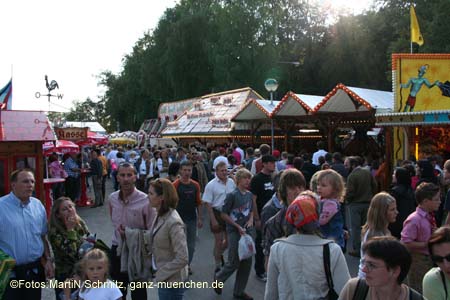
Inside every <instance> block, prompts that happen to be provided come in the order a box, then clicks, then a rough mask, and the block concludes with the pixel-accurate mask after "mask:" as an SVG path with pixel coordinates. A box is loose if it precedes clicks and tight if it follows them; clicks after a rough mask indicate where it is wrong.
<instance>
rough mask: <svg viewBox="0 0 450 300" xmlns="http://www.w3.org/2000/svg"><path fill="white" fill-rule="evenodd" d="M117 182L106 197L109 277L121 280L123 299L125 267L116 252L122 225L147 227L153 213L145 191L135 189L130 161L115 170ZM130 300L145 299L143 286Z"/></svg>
mask: <svg viewBox="0 0 450 300" xmlns="http://www.w3.org/2000/svg"><path fill="white" fill-rule="evenodd" d="M117 181H118V183H119V186H120V189H119V190H118V191H115V192H113V193H112V194H111V195H110V196H109V213H110V217H111V222H112V224H113V228H114V231H113V236H112V246H111V257H110V261H111V277H112V278H113V279H114V280H117V281H119V282H122V283H123V288H122V289H121V291H122V295H123V298H124V299H126V296H127V285H128V283H129V276H128V273H126V272H121V269H122V270H127V269H128V268H127V266H121V257H120V256H118V255H117V253H118V251H117V250H118V249H117V248H118V247H119V245H122V243H123V242H124V238H125V228H126V227H128V228H131V229H150V227H151V225H152V223H153V219H154V218H155V216H156V212H155V210H154V209H153V208H151V207H150V203H149V201H148V198H147V194H145V193H143V192H141V191H139V190H138V189H137V188H136V169H135V168H134V166H133V165H132V164H130V163H127V162H125V163H121V164H120V165H119V166H118V169H117ZM131 299H133V300H146V299H147V290H146V289H145V288H140V289H138V288H137V289H135V290H132V291H131Z"/></svg>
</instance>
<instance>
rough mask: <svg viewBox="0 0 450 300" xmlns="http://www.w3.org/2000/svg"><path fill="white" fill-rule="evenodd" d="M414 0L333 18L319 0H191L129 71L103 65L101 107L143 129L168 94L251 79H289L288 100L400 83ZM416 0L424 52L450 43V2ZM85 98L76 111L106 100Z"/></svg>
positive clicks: (190, 93) (259, 87)
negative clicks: (396, 62) (395, 62)
mask: <svg viewBox="0 0 450 300" xmlns="http://www.w3.org/2000/svg"><path fill="white" fill-rule="evenodd" d="M410 2H411V1H404V0H378V1H375V5H374V7H372V8H371V9H370V10H368V11H367V12H365V13H364V14H361V15H356V16H341V17H340V18H339V19H338V20H337V21H336V22H335V23H334V24H329V23H328V22H329V20H330V18H329V12H328V11H325V10H324V8H322V7H321V6H319V5H318V4H317V3H318V1H309V0H234V1H231V0H203V1H195V0H181V1H180V2H179V3H178V4H177V5H176V6H175V7H173V8H170V9H167V10H166V11H165V13H164V15H163V16H162V17H161V19H160V21H159V23H158V26H157V27H156V28H155V29H154V30H153V31H149V32H147V33H146V34H144V36H143V37H142V38H141V39H139V40H138V41H137V42H136V44H135V46H134V48H133V51H132V52H131V53H130V54H128V55H126V56H125V57H124V59H123V70H122V71H121V72H120V73H119V74H112V73H111V72H109V71H107V72H103V73H102V74H100V82H99V83H100V84H102V85H104V86H105V87H106V93H105V95H104V98H103V99H102V101H101V103H102V105H103V106H102V109H104V110H103V111H102V112H101V113H99V114H98V116H99V117H102V118H103V120H105V123H107V124H106V127H108V128H110V129H111V127H114V129H116V124H119V129H120V130H137V129H138V128H139V126H140V124H141V123H142V121H143V120H145V119H148V118H155V117H156V116H157V110H158V106H159V104H160V103H162V102H170V101H175V100H182V99H188V98H192V97H196V96H201V95H204V94H207V93H210V92H219V91H224V90H230V89H235V88H241V87H245V86H250V87H252V88H254V89H255V90H256V91H258V92H260V93H261V94H262V95H265V96H267V97H268V95H267V93H266V92H265V89H264V81H265V79H267V78H268V77H274V78H276V79H277V80H278V81H279V82H280V87H279V90H278V91H277V95H275V97H276V98H278V99H279V98H280V97H281V96H282V95H284V94H285V93H286V92H287V91H289V90H292V91H295V92H297V93H305V94H316V95H325V93H327V92H328V91H329V90H330V89H331V88H332V87H334V86H335V85H336V84H337V83H339V82H342V83H344V84H347V85H350V86H358V87H367V88H373V89H382V90H390V88H391V83H390V81H391V68H390V64H391V53H394V52H409V51H410V43H409V38H410V36H409V34H410V28H409V5H410ZM414 4H415V5H416V13H417V15H418V18H419V24H420V26H421V30H422V34H423V36H424V39H425V45H424V46H423V47H421V48H420V49H418V48H417V47H415V48H414V49H415V51H420V52H449V51H450V44H449V43H448V41H449V40H450V32H449V31H448V30H446V29H447V28H449V27H450V18H448V11H450V1H448V0H440V1H437V0H436V1H430V0H416V1H414ZM289 62H290V63H289ZM293 63H295V64H293ZM85 105H87V107H85V106H84V105H81V104H79V106H80V110H77V109H75V111H74V112H73V114H72V116H73V115H77V114H78V115H79V116H80V117H83V118H92V117H94V115H95V110H96V109H100V108H95V109H94V110H93V111H92V110H89V109H88V108H92V107H94V106H93V103H92V101H91V102H90V103H87V104H85ZM71 113H72V112H71ZM78 115H77V116H78ZM106 116H108V117H109V119H107V118H106ZM102 125H105V124H103V123H102Z"/></svg>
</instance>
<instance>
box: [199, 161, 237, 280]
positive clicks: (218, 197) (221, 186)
mask: <svg viewBox="0 0 450 300" xmlns="http://www.w3.org/2000/svg"><path fill="white" fill-rule="evenodd" d="M235 188H236V184H235V183H234V181H233V180H232V179H231V178H229V177H228V168H227V164H226V163H225V162H219V163H218V164H217V166H216V177H215V178H214V179H212V180H211V181H210V182H208V184H207V185H206V187H205V192H204V193H203V197H202V200H203V202H204V203H205V204H206V207H207V209H208V213H209V218H210V228H211V232H212V233H213V234H214V258H215V263H216V272H217V271H218V270H220V267H221V264H223V252H224V251H225V249H226V248H227V237H226V233H225V221H224V220H223V219H222V217H221V216H220V214H221V210H222V206H223V203H224V201H225V198H226V196H227V194H228V193H231V192H232V191H234V189H235Z"/></svg>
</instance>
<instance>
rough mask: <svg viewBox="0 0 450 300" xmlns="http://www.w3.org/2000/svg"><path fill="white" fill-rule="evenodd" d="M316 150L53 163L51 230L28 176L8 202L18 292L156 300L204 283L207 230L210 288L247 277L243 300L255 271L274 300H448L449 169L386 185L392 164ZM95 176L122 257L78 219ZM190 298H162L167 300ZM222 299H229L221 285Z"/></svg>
mask: <svg viewBox="0 0 450 300" xmlns="http://www.w3.org/2000/svg"><path fill="white" fill-rule="evenodd" d="M317 148H318V149H317V151H316V152H315V153H311V154H309V153H295V154H291V153H287V152H281V153H280V151H278V150H276V149H275V150H273V151H272V149H271V148H270V146H268V145H266V144H262V145H260V147H259V148H257V149H254V148H252V147H247V148H245V151H244V150H243V149H241V147H240V145H239V144H237V143H233V144H231V145H230V146H229V147H228V148H226V147H221V146H219V147H215V146H213V145H206V146H203V145H200V144H197V143H196V144H192V145H189V146H188V147H186V148H183V147H178V148H170V147H167V148H156V147H151V148H148V149H133V148H132V147H126V148H125V149H123V148H121V147H119V148H113V147H107V148H104V149H102V148H101V149H91V150H90V151H89V153H84V154H81V162H83V161H84V162H87V163H88V165H86V166H83V165H80V159H77V157H76V155H75V154H71V155H67V157H65V158H64V160H63V163H61V162H59V161H58V159H57V157H52V158H51V159H50V161H51V163H50V165H49V171H50V172H49V174H50V175H51V176H53V177H64V178H66V181H65V185H64V186H61V185H58V186H55V188H54V190H53V192H54V195H55V197H56V198H55V199H56V200H55V201H54V203H53V207H52V210H51V215H50V216H49V221H48V224H47V216H46V213H45V209H44V207H43V206H42V203H41V201H40V200H38V199H36V198H34V197H33V196H32V195H33V189H34V184H35V181H34V180H35V179H34V175H33V172H32V171H31V170H27V169H20V170H16V171H14V172H13V173H12V174H11V176H10V177H11V178H10V182H11V193H10V194H8V195H6V196H3V197H2V198H0V250H1V251H3V252H5V253H6V254H8V255H10V256H11V257H12V258H14V259H15V260H16V266H15V267H14V269H13V271H12V272H11V275H10V281H12V280H24V281H26V282H29V281H36V282H43V281H45V278H53V277H54V278H55V279H57V280H58V281H59V282H79V283H80V284H79V288H72V289H70V288H65V289H64V288H62V287H58V288H56V289H55V295H56V298H57V299H58V300H59V299H73V298H74V297H79V299H121V298H122V299H125V298H126V295H127V292H128V291H129V290H130V291H131V298H132V299H133V300H139V299H147V290H146V288H145V285H139V284H138V283H144V282H148V281H149V280H154V281H155V282H162V283H174V282H184V281H186V280H188V278H189V276H190V275H192V274H193V272H195V271H196V269H195V265H193V263H192V262H193V257H194V254H195V247H196V245H195V243H196V239H197V229H198V228H201V227H203V226H204V225H208V226H209V229H210V231H211V233H212V234H213V236H214V243H213V244H212V245H211V250H212V251H211V253H212V257H211V273H212V274H214V275H213V276H212V277H211V278H204V280H205V281H206V280H208V279H209V280H211V281H215V282H222V283H225V282H226V281H227V280H228V278H229V277H230V276H231V275H232V274H233V273H235V272H236V279H235V283H234V289H233V295H232V296H233V297H234V298H235V299H253V297H252V296H251V295H249V294H248V293H247V292H246V285H247V282H248V279H249V277H250V274H251V269H252V265H253V267H254V271H255V275H256V277H257V279H259V280H261V281H263V282H265V283H266V289H265V295H264V298H265V299H338V298H339V299H343V300H345V299H386V300H388V299H423V298H422V297H424V298H425V299H433V300H434V299H448V294H449V293H450V290H448V289H450V227H449V226H448V224H449V223H450V218H449V217H448V214H447V212H448V211H449V210H450V199H447V198H449V197H448V194H447V195H446V191H447V190H446V188H447V185H448V184H449V183H450V160H448V161H446V162H445V163H444V164H442V161H441V159H440V158H439V157H438V156H432V157H428V158H426V159H421V160H419V161H417V162H416V161H414V160H406V161H403V162H400V163H399V164H398V166H396V167H395V170H394V172H393V175H392V186H390V187H386V186H385V182H386V180H385V179H386V178H385V170H386V163H387V162H383V161H380V160H375V159H373V160H372V161H368V159H363V158H361V157H359V156H347V157H343V156H342V155H341V154H340V153H338V152H335V153H328V152H327V151H326V150H325V149H324V144H323V143H321V142H319V143H318V144H317ZM83 155H84V156H85V157H83ZM87 166H89V167H90V169H91V177H90V178H91V179H90V181H91V184H92V188H93V190H94V195H95V202H94V204H93V207H97V206H102V205H104V204H105V205H107V206H108V208H109V213H110V218H111V223H112V225H113V228H112V229H111V231H112V239H111V243H110V245H111V247H110V249H105V248H103V249H101V247H98V245H97V242H96V241H95V237H94V238H93V239H92V233H90V232H89V228H88V225H89V224H86V222H84V221H83V220H82V218H81V217H80V216H79V215H78V214H77V212H76V202H77V201H78V199H79V197H80V196H79V186H80V182H79V180H80V176H79V175H80V170H81V169H82V168H84V167H87ZM108 178H111V180H112V182H113V186H114V190H115V191H114V192H112V193H111V194H110V195H106V194H105V182H106V180H108ZM105 199H107V200H106V201H105ZM203 208H204V209H203ZM203 211H205V212H206V215H207V216H208V218H205V214H204V213H203ZM206 220H209V224H204V222H205V221H206ZM244 236H250V237H251V239H252V240H253V243H254V246H255V255H254V257H255V259H254V262H253V257H252V256H250V257H246V258H243V259H240V253H239V252H240V251H241V250H240V246H239V244H240V240H241V239H242V238H243V237H244ZM224 253H226V254H227V255H226V259H225V258H224ZM345 253H347V254H349V255H351V256H355V257H358V258H360V264H359V271H358V275H357V278H353V279H351V278H350V273H349V270H348V266H347V262H346V260H345V257H344V254H345ZM115 281H117V282H122V283H123V285H117V284H116V283H115ZM89 282H97V283H99V284H97V285H90V284H88V283H89ZM129 284H134V286H140V288H133V289H127V286H128V285H129ZM185 292H186V290H185V289H184V288H182V287H178V286H171V285H170V284H167V285H164V286H162V285H161V286H158V295H159V299H183V297H184V293H185ZM214 292H215V293H217V294H219V295H221V294H222V286H216V287H215V288H214ZM40 296H41V291H40V288H32V289H29V288H25V287H24V288H12V287H11V286H10V285H8V286H7V287H6V291H5V294H4V299H7V300H9V299H31V300H32V299H40ZM230 296H231V295H230ZM101 297H104V298H101Z"/></svg>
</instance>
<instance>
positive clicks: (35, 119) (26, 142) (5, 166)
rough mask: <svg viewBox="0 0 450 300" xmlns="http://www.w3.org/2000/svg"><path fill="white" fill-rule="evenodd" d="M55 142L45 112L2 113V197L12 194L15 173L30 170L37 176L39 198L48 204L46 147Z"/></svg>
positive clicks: (0, 169)
mask: <svg viewBox="0 0 450 300" xmlns="http://www.w3.org/2000/svg"><path fill="white" fill-rule="evenodd" d="M54 140H56V136H55V134H54V132H53V129H52V127H51V125H50V122H49V120H48V118H47V115H46V114H45V113H44V112H41V111H14V110H0V196H3V195H6V194H8V193H9V192H10V182H9V174H11V172H12V171H14V170H17V169H19V168H30V169H32V170H33V171H34V173H35V179H36V187H35V193H36V195H35V196H36V198H38V199H40V200H41V201H42V202H43V203H44V204H46V203H45V202H47V201H45V202H44V195H45V193H44V178H45V163H44V156H43V152H42V144H43V143H45V142H48V141H54ZM46 209H47V210H48V209H49V207H47V205H46Z"/></svg>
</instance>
